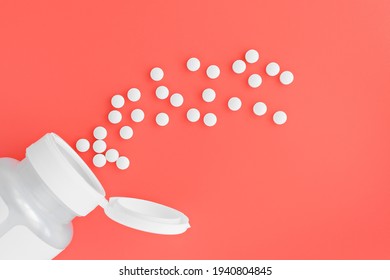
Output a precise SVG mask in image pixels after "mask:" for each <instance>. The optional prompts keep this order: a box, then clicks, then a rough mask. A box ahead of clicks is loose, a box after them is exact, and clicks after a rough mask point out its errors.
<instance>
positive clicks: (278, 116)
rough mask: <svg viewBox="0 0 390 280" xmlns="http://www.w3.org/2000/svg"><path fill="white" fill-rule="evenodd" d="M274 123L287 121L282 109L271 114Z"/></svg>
mask: <svg viewBox="0 0 390 280" xmlns="http://www.w3.org/2000/svg"><path fill="white" fill-rule="evenodd" d="M273 120H274V123H276V124H279V125H281V124H284V123H285V122H286V121H287V114H286V113H285V112H283V111H277V112H276V113H275V114H274V116H273Z"/></svg>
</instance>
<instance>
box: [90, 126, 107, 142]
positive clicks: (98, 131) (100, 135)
mask: <svg viewBox="0 0 390 280" xmlns="http://www.w3.org/2000/svg"><path fill="white" fill-rule="evenodd" d="M93 136H94V137H95V139H100V140H102V139H104V138H106V137H107V129H105V128H104V127H102V126H98V127H96V128H95V129H94V130H93Z"/></svg>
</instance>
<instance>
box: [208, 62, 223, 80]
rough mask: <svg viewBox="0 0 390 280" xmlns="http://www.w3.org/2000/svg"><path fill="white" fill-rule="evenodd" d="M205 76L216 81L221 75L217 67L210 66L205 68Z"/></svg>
mask: <svg viewBox="0 0 390 280" xmlns="http://www.w3.org/2000/svg"><path fill="white" fill-rule="evenodd" d="M206 74H207V77H209V78H210V79H216V78H218V76H219V74H221V70H219V67H218V66H217V65H210V66H209V67H207V70H206Z"/></svg>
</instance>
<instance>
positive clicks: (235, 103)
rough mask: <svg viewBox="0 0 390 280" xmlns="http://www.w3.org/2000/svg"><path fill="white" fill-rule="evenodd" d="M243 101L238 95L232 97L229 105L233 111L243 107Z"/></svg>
mask: <svg viewBox="0 0 390 280" xmlns="http://www.w3.org/2000/svg"><path fill="white" fill-rule="evenodd" d="M241 105H242V102H241V100H240V98H238V97H232V98H230V99H229V101H228V107H229V109H230V110H232V111H238V110H239V109H240V108H241Z"/></svg>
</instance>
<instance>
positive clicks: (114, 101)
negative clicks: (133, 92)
mask: <svg viewBox="0 0 390 280" xmlns="http://www.w3.org/2000/svg"><path fill="white" fill-rule="evenodd" d="M111 105H112V106H113V107H114V108H117V109H119V108H122V107H123V105H125V99H124V98H123V96H122V95H119V94H117V95H114V96H113V97H112V98H111Z"/></svg>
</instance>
